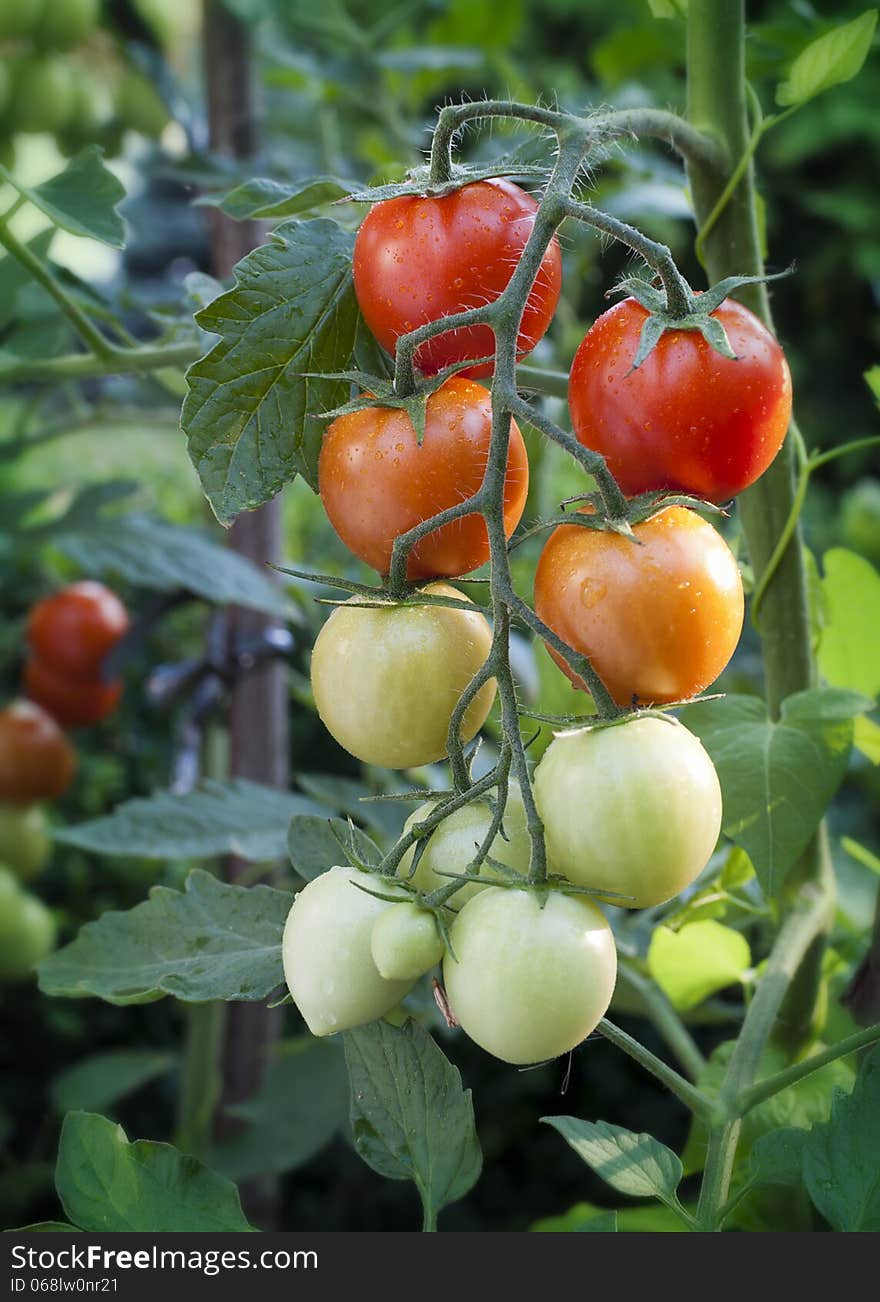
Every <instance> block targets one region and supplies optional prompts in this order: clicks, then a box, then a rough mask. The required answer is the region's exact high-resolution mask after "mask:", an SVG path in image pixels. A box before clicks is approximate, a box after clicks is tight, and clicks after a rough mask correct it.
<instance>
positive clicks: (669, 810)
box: [534, 716, 721, 909]
mask: <svg viewBox="0 0 880 1302" xmlns="http://www.w3.org/2000/svg"><path fill="white" fill-rule="evenodd" d="M534 790H535V803H536V804H537V806H538V812H539V814H540V815H541V818H542V819H543V822H544V833H545V837H546V842H547V855H548V858H549V859H550V861H551V863H552V864H553V867H554V869H555V870H556V871H557V872H560V873H562V874H563V876H565V877H567V878H568V879H569V881H572V882H574V883H576V885H578V886H591V887H594V888H595V889H596V890H599V891H608V892H609V895H610V894H612V893H614V894H617V895H621V896H625V897H626V898H624V899H614V900H613V901H612V902H613V903H614V904H620V905H622V906H624V907H626V908H631V909H644V908H648V907H649V906H650V905H654V904H662V903H663V901H665V900H669V899H671V898H672V897H673V895H677V894H678V892H679V891H683V890H684V888H685V887H686V886H689V885H690V884H691V882H692V881H694V879H695V878H696V877H698V876H699V874H700V873H701V872H702V871H703V869H704V868H705V866H706V864H707V863H708V862H709V858H710V856H711V854H712V851H713V850H714V849H715V846H716V843H717V841H718V835H719V833H720V831H721V787H720V785H719V782H718V775H717V773H716V772H715V766H714V764H713V763H712V761H711V759H710V758H709V756H708V755H707V753H706V751H705V750H704V749H703V747H702V745H701V743H700V742H699V741H698V740H697V738H696V737H695V736H694V735H693V733H691V732H688V730H687V728H685V727H684V726H683V725H682V724H680V723H676V722H675V720H673V719H667V718H663V719H660V718H657V717H650V716H649V717H646V718H641V719H633V720H631V721H630V722H628V723H623V724H620V725H618V726H615V727H611V728H582V729H579V730H578V731H576V732H566V733H561V734H560V735H559V736H557V737H556V738H555V739H554V740H553V741H552V742H551V744H550V746H549V747H548V748H547V750H546V752H545V753H544V756H543V758H542V760H541V762H540V764H539V765H538V767H537V769H536V770H535V784H534Z"/></svg>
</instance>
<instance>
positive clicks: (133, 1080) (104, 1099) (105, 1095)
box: [50, 1049, 175, 1115]
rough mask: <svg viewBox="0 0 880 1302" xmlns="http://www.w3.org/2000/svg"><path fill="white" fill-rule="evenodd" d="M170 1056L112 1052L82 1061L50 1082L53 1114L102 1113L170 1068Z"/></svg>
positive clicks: (173, 1057) (132, 1051) (171, 1060)
mask: <svg viewBox="0 0 880 1302" xmlns="http://www.w3.org/2000/svg"><path fill="white" fill-rule="evenodd" d="M174 1063H175V1056H174V1054H171V1053H156V1052H155V1051H151V1050H146V1049H144V1050H140V1049H115V1050H110V1051H109V1052H107V1053H95V1054H92V1055H91V1057H89V1058H82V1059H81V1060H80V1061H79V1062H77V1063H74V1065H73V1066H72V1067H68V1068H67V1069H66V1070H65V1071H62V1072H60V1073H59V1074H58V1075H57V1076H56V1077H55V1079H54V1080H53V1082H52V1087H51V1090H50V1097H51V1099H52V1107H53V1108H54V1109H55V1111H56V1112H57V1113H59V1114H60V1115H63V1114H64V1113H65V1112H77V1111H79V1110H82V1111H85V1112H104V1111H105V1110H106V1109H107V1108H109V1107H112V1105H113V1104H114V1103H117V1102H118V1101H119V1100H120V1099H122V1098H125V1097H126V1096H127V1095H129V1094H133V1093H134V1091H135V1090H138V1089H140V1088H141V1087H142V1086H144V1085H147V1084H149V1083H150V1081H154V1080H156V1079H157V1077H159V1076H164V1075H165V1074H166V1072H168V1071H170V1070H171V1068H172V1067H173V1066H174Z"/></svg>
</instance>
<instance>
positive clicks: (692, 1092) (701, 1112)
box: [596, 1017, 715, 1121]
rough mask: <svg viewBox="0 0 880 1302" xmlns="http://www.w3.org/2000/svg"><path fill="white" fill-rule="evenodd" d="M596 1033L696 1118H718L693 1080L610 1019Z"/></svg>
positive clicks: (706, 1119)
mask: <svg viewBox="0 0 880 1302" xmlns="http://www.w3.org/2000/svg"><path fill="white" fill-rule="evenodd" d="M596 1030H597V1031H598V1032H599V1033H600V1034H601V1035H604V1036H605V1039H606V1040H610V1041H611V1043H612V1044H614V1045H616V1046H617V1048H618V1049H622V1050H623V1052H624V1053H625V1054H627V1055H628V1056H629V1057H630V1058H632V1059H634V1060H635V1061H636V1062H637V1063H639V1065H640V1066H642V1067H644V1069H645V1071H648V1072H650V1073H651V1075H652V1076H654V1077H656V1079H657V1080H659V1081H660V1083H661V1084H662V1085H665V1086H666V1088H667V1089H668V1090H669V1091H670V1093H672V1094H674V1095H675V1097H676V1098H677V1099H679V1100H680V1101H681V1102H682V1103H683V1104H684V1105H685V1107H686V1108H689V1109H690V1111H691V1112H692V1113H693V1114H694V1116H696V1117H699V1118H700V1119H701V1120H703V1121H710V1120H711V1119H712V1117H714V1115H715V1108H714V1105H713V1103H712V1100H711V1099H710V1098H708V1096H707V1095H705V1094H704V1093H703V1092H702V1090H698V1089H697V1087H696V1086H695V1085H692V1084H691V1083H690V1081H689V1080H686V1079H685V1077H684V1076H682V1075H680V1073H679V1072H677V1071H676V1070H675V1068H674V1067H670V1066H669V1065H668V1064H667V1063H665V1062H664V1061H663V1059H662V1058H658V1057H657V1055H656V1054H653V1053H651V1050H650V1049H646V1048H645V1046H644V1045H643V1044H640V1043H639V1041H638V1040H636V1039H634V1038H633V1037H632V1036H631V1035H627V1033H626V1031H622V1030H621V1029H620V1027H619V1026H615V1024H614V1023H613V1022H609V1021H608V1019H607V1017H603V1018H602V1020H601V1021H600V1023H599V1025H598V1026H597V1027H596Z"/></svg>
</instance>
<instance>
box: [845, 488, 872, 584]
mask: <svg viewBox="0 0 880 1302" xmlns="http://www.w3.org/2000/svg"><path fill="white" fill-rule="evenodd" d="M841 527H842V530H843V538H844V541H845V542H846V544H847V546H848V547H852V548H853V550H854V551H857V552H861V554H862V555H863V556H866V557H867V558H868V560H869V561H873V562H874V564H875V565H880V480H877V479H860V480H859V482H858V483H857V484H856V485H855V486H854V487H853V488H851V489H850V490H849V492H848V493H847V495H846V497H845V498H844V499H843V512H842V514H841Z"/></svg>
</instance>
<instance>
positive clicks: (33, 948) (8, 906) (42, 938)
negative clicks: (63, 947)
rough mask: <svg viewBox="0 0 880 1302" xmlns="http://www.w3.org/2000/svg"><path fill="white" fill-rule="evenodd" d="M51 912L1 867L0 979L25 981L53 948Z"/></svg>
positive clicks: (53, 934) (53, 926) (54, 936)
mask: <svg viewBox="0 0 880 1302" xmlns="http://www.w3.org/2000/svg"><path fill="white" fill-rule="evenodd" d="M55 938H56V929H55V920H54V918H53V917H52V914H51V913H50V912H49V910H48V909H47V908H46V906H45V904H43V902H42V900H38V899H37V897H36V896H35V895H30V894H29V893H28V892H27V891H23V890H22V889H21V887H20V886H19V884H18V882H17V881H16V879H15V877H13V875H12V873H11V872H10V871H9V869H8V868H0V981H10V982H11V981H25V980H27V978H28V977H30V976H31V975H32V973H33V970H34V967H35V965H36V964H37V963H39V962H40V961H41V960H42V959H44V958H45V957H46V956H47V955H48V954H51V952H52V950H53V949H54V947H55Z"/></svg>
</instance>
